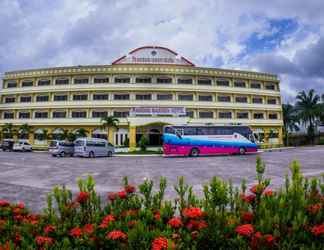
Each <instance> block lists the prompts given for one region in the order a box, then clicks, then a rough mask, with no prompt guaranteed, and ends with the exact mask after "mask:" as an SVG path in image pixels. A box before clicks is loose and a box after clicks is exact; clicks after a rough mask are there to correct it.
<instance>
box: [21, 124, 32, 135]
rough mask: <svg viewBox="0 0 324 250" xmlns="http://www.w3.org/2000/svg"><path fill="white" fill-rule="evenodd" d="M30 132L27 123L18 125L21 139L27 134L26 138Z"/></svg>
mask: <svg viewBox="0 0 324 250" xmlns="http://www.w3.org/2000/svg"><path fill="white" fill-rule="evenodd" d="M30 132H31V127H30V126H29V125H28V124H27V123H24V124H22V125H20V126H19V128H18V135H19V137H21V139H26V138H25V136H27V138H28V135H29V133H30Z"/></svg>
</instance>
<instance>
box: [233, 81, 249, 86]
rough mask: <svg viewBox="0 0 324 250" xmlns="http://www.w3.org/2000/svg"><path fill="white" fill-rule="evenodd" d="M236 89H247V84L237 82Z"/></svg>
mask: <svg viewBox="0 0 324 250" xmlns="http://www.w3.org/2000/svg"><path fill="white" fill-rule="evenodd" d="M234 87H235V88H245V87H246V83H245V82H244V81H235V82H234Z"/></svg>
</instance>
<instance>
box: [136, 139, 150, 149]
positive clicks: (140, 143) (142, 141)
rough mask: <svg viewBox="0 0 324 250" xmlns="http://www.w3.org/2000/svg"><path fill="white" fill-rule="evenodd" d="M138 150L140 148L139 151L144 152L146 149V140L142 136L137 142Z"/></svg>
mask: <svg viewBox="0 0 324 250" xmlns="http://www.w3.org/2000/svg"><path fill="white" fill-rule="evenodd" d="M138 144H139V146H140V148H141V151H146V148H147V144H148V140H147V138H146V136H144V135H142V137H141V139H140V141H139V142H138Z"/></svg>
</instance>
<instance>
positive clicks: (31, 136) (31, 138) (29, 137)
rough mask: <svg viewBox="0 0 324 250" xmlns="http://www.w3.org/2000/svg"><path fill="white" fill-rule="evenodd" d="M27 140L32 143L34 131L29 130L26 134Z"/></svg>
mask: <svg viewBox="0 0 324 250" xmlns="http://www.w3.org/2000/svg"><path fill="white" fill-rule="evenodd" d="M28 142H29V143H30V144H31V145H34V133H33V132H32V131H30V132H29V135H28Z"/></svg>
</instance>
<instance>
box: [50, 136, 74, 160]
mask: <svg viewBox="0 0 324 250" xmlns="http://www.w3.org/2000/svg"><path fill="white" fill-rule="evenodd" d="M48 151H49V153H51V154H52V156H61V157H64V156H67V155H69V156H73V154H74V144H73V143H72V142H67V141H57V140H54V141H51V143H50V145H49V147H48Z"/></svg>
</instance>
